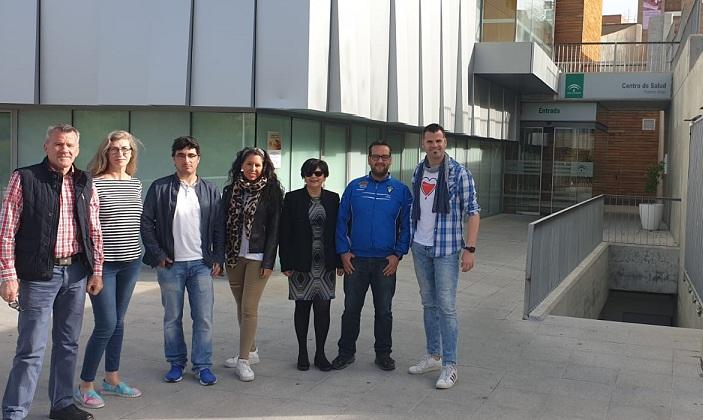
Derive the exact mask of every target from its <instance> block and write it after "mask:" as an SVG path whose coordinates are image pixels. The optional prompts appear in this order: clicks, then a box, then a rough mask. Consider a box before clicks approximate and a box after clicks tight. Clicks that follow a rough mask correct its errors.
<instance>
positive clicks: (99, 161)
mask: <svg viewBox="0 0 703 420" xmlns="http://www.w3.org/2000/svg"><path fill="white" fill-rule="evenodd" d="M119 140H127V141H128V142H129V147H131V148H132V153H131V154H130V158H129V163H127V168H126V172H127V174H129V176H134V174H136V173H137V156H138V147H137V145H138V144H141V142H140V141H139V139H137V138H136V137H134V136H133V135H132V134H130V133H129V132H127V131H124V130H117V131H113V132H111V133H110V134H108V135H107V137H106V138H105V140H103V141H102V143H100V146H99V147H98V151H97V152H95V156H93V158H92V159H91V160H90V163H88V171H89V172H90V173H91V174H92V175H93V176H100V175H102V174H104V173H105V172H107V170H108V169H109V168H110V159H109V154H110V144H111V143H112V142H114V141H119Z"/></svg>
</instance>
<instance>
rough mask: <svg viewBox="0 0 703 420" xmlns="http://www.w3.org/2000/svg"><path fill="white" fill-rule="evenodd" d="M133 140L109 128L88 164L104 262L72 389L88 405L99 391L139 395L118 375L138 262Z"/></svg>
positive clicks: (138, 190)
mask: <svg viewBox="0 0 703 420" xmlns="http://www.w3.org/2000/svg"><path fill="white" fill-rule="evenodd" d="M137 142H138V140H137V139H135V138H134V136H132V135H131V134H130V133H128V132H126V131H113V132H111V133H110V134H108V136H107V138H106V139H105V140H104V141H103V142H102V144H101V145H100V147H99V148H98V152H97V153H96V154H95V156H94V157H93V159H92V160H91V162H90V163H89V165H88V170H89V171H90V173H91V174H92V175H93V177H94V180H93V182H94V184H95V187H96V189H97V191H98V197H99V198H100V225H101V227H102V233H103V243H104V251H103V252H104V256H105V265H104V268H103V283H104V287H103V290H102V292H101V293H100V294H98V295H97V296H92V295H91V296H90V300H91V302H92V303H93V315H94V317H95V328H94V329H93V333H92V334H91V336H90V339H89V340H88V345H87V346H86V349H85V358H84V360H83V369H82V370H81V383H80V385H79V386H78V387H77V388H76V392H75V393H74V398H75V399H76V401H77V402H78V403H79V404H81V405H82V406H84V407H87V408H100V407H103V406H104V405H105V402H104V400H103V398H102V395H117V396H119V397H128V398H134V397H139V396H141V395H142V393H141V391H139V390H138V389H136V388H133V387H131V386H129V385H127V384H125V383H124V382H122V381H121V379H120V374H119V365H120V353H121V351H122V337H123V333H124V316H125V313H126V312H127V306H128V305H129V300H130V298H131V297H132V292H133V291H134V286H135V284H136V282H137V278H138V277H139V269H140V265H141V262H140V257H141V246H140V243H139V221H140V217H141V214H142V183H141V181H139V179H137V178H134V174H135V173H136V172H137ZM103 353H105V377H104V379H103V381H102V385H101V386H100V393H98V392H96V390H95V386H94V381H95V376H96V373H97V370H98V365H99V364H100V359H101V358H102V356H103Z"/></svg>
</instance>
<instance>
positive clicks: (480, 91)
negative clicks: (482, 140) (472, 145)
mask: <svg viewBox="0 0 703 420" xmlns="http://www.w3.org/2000/svg"><path fill="white" fill-rule="evenodd" d="M474 89H475V91H474V134H475V135H476V136H478V137H488V110H489V108H490V101H491V84H490V82H488V81H487V80H483V79H481V78H479V77H475V78H474Z"/></svg>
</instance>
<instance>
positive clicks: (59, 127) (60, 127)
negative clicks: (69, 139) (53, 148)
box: [44, 123, 81, 143]
mask: <svg viewBox="0 0 703 420" xmlns="http://www.w3.org/2000/svg"><path fill="white" fill-rule="evenodd" d="M54 131H59V132H61V133H75V134H76V140H79V139H80V137H81V133H80V132H79V131H78V129H77V128H76V127H74V126H72V125H71V124H66V123H57V124H52V125H50V126H49V128H47V129H46V137H45V138H44V143H48V142H49V136H51V133H53V132H54Z"/></svg>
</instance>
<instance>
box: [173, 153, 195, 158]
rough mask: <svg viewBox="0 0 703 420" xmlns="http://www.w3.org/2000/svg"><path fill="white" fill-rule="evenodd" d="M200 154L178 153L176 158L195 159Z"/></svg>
mask: <svg viewBox="0 0 703 420" xmlns="http://www.w3.org/2000/svg"><path fill="white" fill-rule="evenodd" d="M198 156H200V155H199V154H197V153H176V159H195V158H197V157H198Z"/></svg>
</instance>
